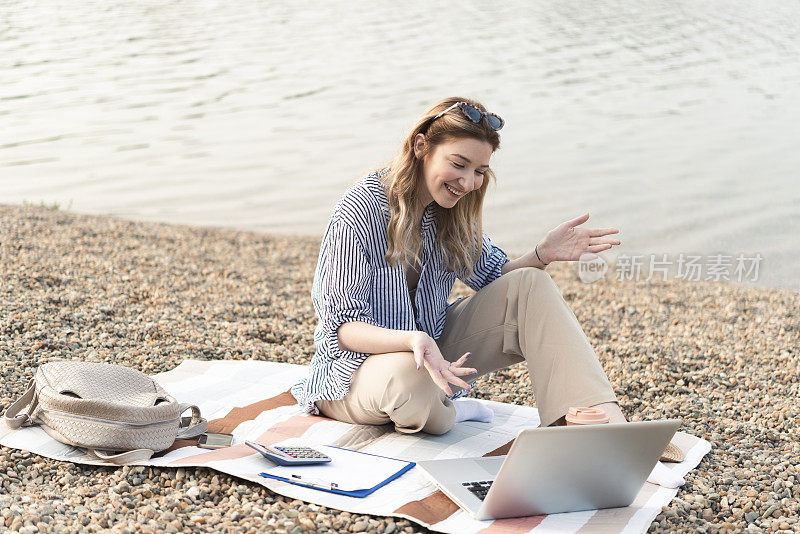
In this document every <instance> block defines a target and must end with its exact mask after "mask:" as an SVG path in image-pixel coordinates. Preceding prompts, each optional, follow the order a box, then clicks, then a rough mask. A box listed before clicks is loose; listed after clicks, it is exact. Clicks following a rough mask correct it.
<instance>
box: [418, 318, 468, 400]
mask: <svg viewBox="0 0 800 534" xmlns="http://www.w3.org/2000/svg"><path fill="white" fill-rule="evenodd" d="M409 348H410V349H411V350H412V351H413V352H414V361H415V362H416V363H417V369H419V368H420V367H422V366H425V369H426V370H427V371H428V373H429V374H430V375H431V379H433V382H434V384H436V385H437V386H439V388H440V389H441V390H442V391H444V392H445V393H447V395H452V394H453V390H452V389H450V386H449V385H448V382H449V383H450V384H453V385H456V386H459V387H462V388H464V389H467V390H468V389H470V385H469V384H467V383H466V382H465V381H464V380H462V379H460V378H459V377H460V376H464V375H469V374H475V373H477V372H478V370H477V369H473V368H471V367H462V365H464V362H466V361H467V358H468V357H469V354H470V353H469V352H467V353H465V354H464V355H463V356H461V357H460V358H459V359H458V360H456V361H455V362H449V361H447V360H445V359H444V356H442V353H441V351H440V350H439V346H438V345H437V344H436V340H435V339H433V338H432V337H431V336H429V335H428V334H426V333H425V332H421V331H416V332H414V333H413V334H412V336H411V340H410V342H409Z"/></svg>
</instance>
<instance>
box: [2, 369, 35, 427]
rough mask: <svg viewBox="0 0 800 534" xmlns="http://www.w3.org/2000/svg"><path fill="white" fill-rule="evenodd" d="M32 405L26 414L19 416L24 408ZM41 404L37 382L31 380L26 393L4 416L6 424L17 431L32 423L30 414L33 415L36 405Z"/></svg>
mask: <svg viewBox="0 0 800 534" xmlns="http://www.w3.org/2000/svg"><path fill="white" fill-rule="evenodd" d="M28 404H30V408H29V409H28V411H27V412H26V413H24V414H20V415H17V414H19V412H20V411H22V409H23V408H25V407H26V406H28ZM37 404H39V397H37V396H36V380H35V379H33V378H32V379H31V381H30V382H29V383H28V389H27V391H25V393H24V394H23V395H22V396H21V397H20V398H18V399H17V400H16V401H14V403H13V404H12V405H11V406H9V407H8V410H6V413H5V414H4V418H5V421H6V424H7V425H8V427H9V428H12V429H17V428H19V427H21V426H23V425H24V424H26V423H32V422H33V421H32V420H31V416H30V414H31V413H33V410H34V408H36V405H37Z"/></svg>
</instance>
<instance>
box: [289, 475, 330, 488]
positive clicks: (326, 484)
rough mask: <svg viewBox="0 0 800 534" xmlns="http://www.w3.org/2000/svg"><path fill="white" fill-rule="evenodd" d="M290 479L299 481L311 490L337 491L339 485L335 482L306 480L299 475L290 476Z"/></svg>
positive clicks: (306, 478)
mask: <svg viewBox="0 0 800 534" xmlns="http://www.w3.org/2000/svg"><path fill="white" fill-rule="evenodd" d="M292 478H293V479H295V480H301V481H302V482H303V484H305V485H307V486H311V487H313V488H323V489H339V484H337V483H336V482H325V481H322V480H318V479H314V478H308V477H305V478H303V477H301V476H300V475H292Z"/></svg>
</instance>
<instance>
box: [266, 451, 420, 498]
mask: <svg viewBox="0 0 800 534" xmlns="http://www.w3.org/2000/svg"><path fill="white" fill-rule="evenodd" d="M317 448H318V449H319V450H320V452H324V453H326V454H327V455H328V456H330V457H331V462H330V463H328V464H318V465H307V466H291V467H285V466H277V467H273V468H270V469H268V470H266V471H265V472H263V473H259V475H260V476H262V477H266V478H273V479H275V480H280V481H282V482H288V483H290V484H295V485H297V486H303V487H306V488H312V489H317V490H321V491H327V492H330V493H337V494H339V495H347V496H349V497H366V496H367V495H369V494H371V493H373V492H374V491H376V490H377V489H379V488H381V487H383V486H385V485H386V484H388V483H389V482H391V481H392V480H394V479H396V478H398V477H399V476H400V475H402V474H403V473H405V472H406V471H408V470H409V469H411V468H412V467H414V466H415V465H417V464H416V463H415V462H409V461H406V460H398V459H397V458H389V457H387V456H379V455H377V454H369V453H367V452H360V451H354V450H351V449H344V448H342V447H334V446H332V445H322V446H319V447H317ZM354 467H355V469H354Z"/></svg>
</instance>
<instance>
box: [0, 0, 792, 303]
mask: <svg viewBox="0 0 800 534" xmlns="http://www.w3.org/2000/svg"><path fill="white" fill-rule="evenodd" d="M0 80H2V83H1V84H0V202H3V203H23V202H33V203H36V204H39V203H45V204H47V205H54V204H57V205H58V206H59V207H60V208H62V209H70V210H72V211H77V212H83V213H107V214H113V215H118V216H123V217H126V218H132V219H138V220H159V221H169V222H180V223H190V224H199V225H213V226H229V227H238V228H244V229H253V230H258V231H265V232H278V233H292V234H308V235H317V236H320V235H321V233H322V231H323V230H324V227H325V224H326V222H327V219H328V217H329V215H330V211H331V208H332V206H333V204H334V203H335V202H336V200H337V199H338V198H339V196H340V195H341V194H342V193H343V192H344V190H345V189H346V188H347V187H348V186H349V185H350V184H352V183H353V182H354V181H356V180H357V179H358V178H359V177H361V176H363V174H364V173H365V172H366V171H368V170H369V169H371V168H374V167H376V166H378V165H380V164H382V163H384V162H386V161H387V160H388V159H389V158H390V157H391V156H392V155H393V153H394V151H395V149H396V148H397V146H398V143H399V141H400V139H401V138H402V136H403V134H404V132H405V131H406V129H407V128H409V127H410V126H411V124H412V123H413V121H414V119H415V118H416V117H417V116H418V114H419V113H421V112H422V111H423V110H424V108H425V107H427V106H428V105H429V104H430V103H432V102H433V101H436V100H438V99H440V98H442V97H445V96H453V95H461V96H468V97H474V98H477V99H479V100H481V101H482V102H483V103H484V104H485V105H486V106H487V107H488V108H489V109H490V110H492V111H494V112H496V113H498V114H500V115H502V116H503V117H504V118H505V119H506V127H505V128H504V129H503V130H502V136H501V137H502V146H501V149H500V150H499V151H498V152H497V153H496V154H494V155H493V156H492V166H493V167H494V169H495V172H496V174H497V176H498V180H497V184H496V187H495V186H493V187H492V188H490V193H489V195H488V197H487V201H486V205H485V209H484V228H485V230H486V231H487V233H488V234H489V235H490V236H491V237H492V238H493V239H494V241H495V242H497V243H498V244H499V245H500V246H502V247H503V248H504V249H506V250H507V251H509V253H511V254H519V253H523V252H526V251H527V250H529V249H530V248H532V247H533V245H534V244H535V243H536V242H537V241H538V240H539V239H541V237H542V236H543V235H544V234H545V233H546V232H547V230H549V229H550V228H552V227H554V226H555V225H557V224H558V223H560V222H562V221H564V220H567V219H571V218H574V217H577V216H578V215H581V214H582V213H585V212H589V213H590V219H589V222H588V223H586V225H585V226H616V227H618V228H619V229H620V230H621V232H620V240H621V241H622V245H621V246H619V247H615V248H614V252H613V253H606V256H605V257H606V259H608V260H613V259H615V258H617V259H618V257H617V255H618V254H619V255H626V256H630V257H636V256H637V255H638V256H644V260H645V265H646V264H647V263H646V262H647V255H649V254H656V255H657V256H658V257H659V258H660V259H662V260H663V259H664V258H665V256H663V255H667V256H666V258H667V261H670V262H675V261H677V260H678V258H679V257H680V255H682V254H684V255H695V256H702V257H703V260H702V261H703V262H704V263H705V262H707V261H709V258H711V257H712V256H719V255H722V256H729V257H735V256H736V255H738V254H743V255H744V256H746V257H756V256H760V257H761V258H763V260H759V272H758V274H757V276H754V275H753V273H752V271H751V277H750V278H754V279H750V278H747V277H746V278H745V279H744V280H740V281H741V282H742V283H753V284H756V285H766V286H781V287H792V288H800V246H799V245H800V239H799V238H798V235H800V184H799V183H798V174H799V171H800V150H798V144H799V142H800V4H797V3H796V2H783V1H763V0H751V1H746V2H745V1H725V2H721V1H708V2H689V1H646V2H614V1H606V0H600V1H597V0H593V1H588V0H582V1H575V0H566V1H558V2H556V1H552V2H528V1H511V2H503V3H495V2H486V1H463V2H459V3H452V4H445V5H440V6H438V7H435V8H434V7H431V6H430V4H429V3H427V2H416V1H412V2H388V1H378V2H369V3H364V4H359V3H358V2H356V3H353V2H348V3H342V2H330V1H324V2H315V3H314V4H313V9H312V8H308V7H305V5H304V4H298V3H294V2H264V1H260V2H255V1H244V0H228V1H225V2H223V1H216V0H193V1H191V2H186V1H159V2H154V1H141V2H118V1H114V0H105V1H103V2H88V1H86V2H72V3H66V2H61V3H58V2H33V1H19V2H4V3H2V4H0ZM703 276H704V277H705V273H703ZM734 278H735V277H731V281H732V282H733V281H734Z"/></svg>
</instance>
